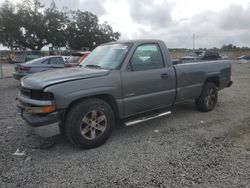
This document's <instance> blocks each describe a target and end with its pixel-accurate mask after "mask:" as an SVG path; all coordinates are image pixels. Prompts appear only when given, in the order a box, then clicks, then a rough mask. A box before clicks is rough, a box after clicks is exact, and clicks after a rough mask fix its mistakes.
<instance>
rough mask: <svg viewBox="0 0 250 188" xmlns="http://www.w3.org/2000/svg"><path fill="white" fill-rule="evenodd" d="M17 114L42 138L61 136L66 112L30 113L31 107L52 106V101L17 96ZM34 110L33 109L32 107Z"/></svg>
mask: <svg viewBox="0 0 250 188" xmlns="http://www.w3.org/2000/svg"><path fill="white" fill-rule="evenodd" d="M16 104H17V112H18V113H19V114H20V115H21V117H22V118H23V119H24V120H25V121H26V122H27V124H29V125H30V127H31V128H32V130H33V132H34V133H35V134H37V135H39V136H42V137H50V136H54V135H58V134H60V124H61V122H62V119H63V116H64V110H56V111H54V112H51V113H42V114H36V113H29V110H28V109H29V108H30V105H31V106H37V107H39V106H40V107H41V106H46V105H51V104H52V101H40V100H34V99H30V98H26V97H23V96H21V95H20V94H19V95H18V96H17V101H16ZM31 108H32V107H31Z"/></svg>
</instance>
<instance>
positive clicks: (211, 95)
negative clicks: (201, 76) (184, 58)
mask: <svg viewBox="0 0 250 188" xmlns="http://www.w3.org/2000/svg"><path fill="white" fill-rule="evenodd" d="M217 100H218V88H217V87H216V85H215V84H214V83H212V82H207V83H205V85H204V87H203V89H202V91H201V95H200V96H199V98H196V99H195V103H196V106H197V108H198V109H199V110H200V111H202V112H209V111H212V110H213V109H214V107H215V106H216V104H217Z"/></svg>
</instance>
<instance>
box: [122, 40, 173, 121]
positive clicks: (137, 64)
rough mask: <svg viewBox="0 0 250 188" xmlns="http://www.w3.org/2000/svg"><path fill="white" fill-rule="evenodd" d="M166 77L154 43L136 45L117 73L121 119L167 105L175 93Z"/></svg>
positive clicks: (158, 50) (167, 70)
mask: <svg viewBox="0 0 250 188" xmlns="http://www.w3.org/2000/svg"><path fill="white" fill-rule="evenodd" d="M170 75H171V74H170V72H169V69H168V68H167V67H166V65H165V63H164V60H163V57H162V52H161V49H160V47H159V45H158V44H157V43H153V44H142V45H139V46H138V47H137V48H136V50H135V51H134V53H133V55H132V57H131V59H130V62H129V64H128V70H126V71H122V73H121V77H122V86H123V88H122V89H123V99H124V113H125V114H124V115H125V116H127V115H132V114H135V113H139V112H143V111H147V110H151V109H155V108H159V107H164V106H169V105H171V104H172V103H173V101H174V97H175V93H174V88H171V84H170V79H171V78H170V77H171V76H170Z"/></svg>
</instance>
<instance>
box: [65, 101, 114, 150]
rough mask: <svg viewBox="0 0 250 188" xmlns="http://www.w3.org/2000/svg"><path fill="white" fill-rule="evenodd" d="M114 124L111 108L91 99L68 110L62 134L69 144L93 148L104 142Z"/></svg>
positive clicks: (102, 102) (106, 104)
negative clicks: (63, 133)
mask: <svg viewBox="0 0 250 188" xmlns="http://www.w3.org/2000/svg"><path fill="white" fill-rule="evenodd" d="M114 124H115V118H114V113H113V110H112V108H111V107H110V105H109V104H108V103H106V102H105V101H103V100H101V99H98V98H91V99H86V100H83V101H81V102H80V103H78V104H76V105H74V106H73V107H71V108H70V110H69V112H68V113H67V115H66V121H65V125H64V126H65V127H64V132H65V135H66V138H67V139H68V140H69V141H70V143H71V144H73V145H75V146H77V147H81V148H94V147H97V146H100V145H102V144H104V143H105V142H106V140H107V139H108V138H109V137H110V135H111V133H112V130H113V127H114Z"/></svg>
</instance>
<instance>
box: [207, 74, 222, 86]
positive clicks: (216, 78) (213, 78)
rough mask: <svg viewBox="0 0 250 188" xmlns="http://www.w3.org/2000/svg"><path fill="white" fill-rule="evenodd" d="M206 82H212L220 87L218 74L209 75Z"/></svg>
mask: <svg viewBox="0 0 250 188" xmlns="http://www.w3.org/2000/svg"><path fill="white" fill-rule="evenodd" d="M206 82H212V83H214V84H215V85H216V86H217V87H218V88H219V87H220V78H219V77H218V76H213V77H209V78H208V79H207V80H206Z"/></svg>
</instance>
